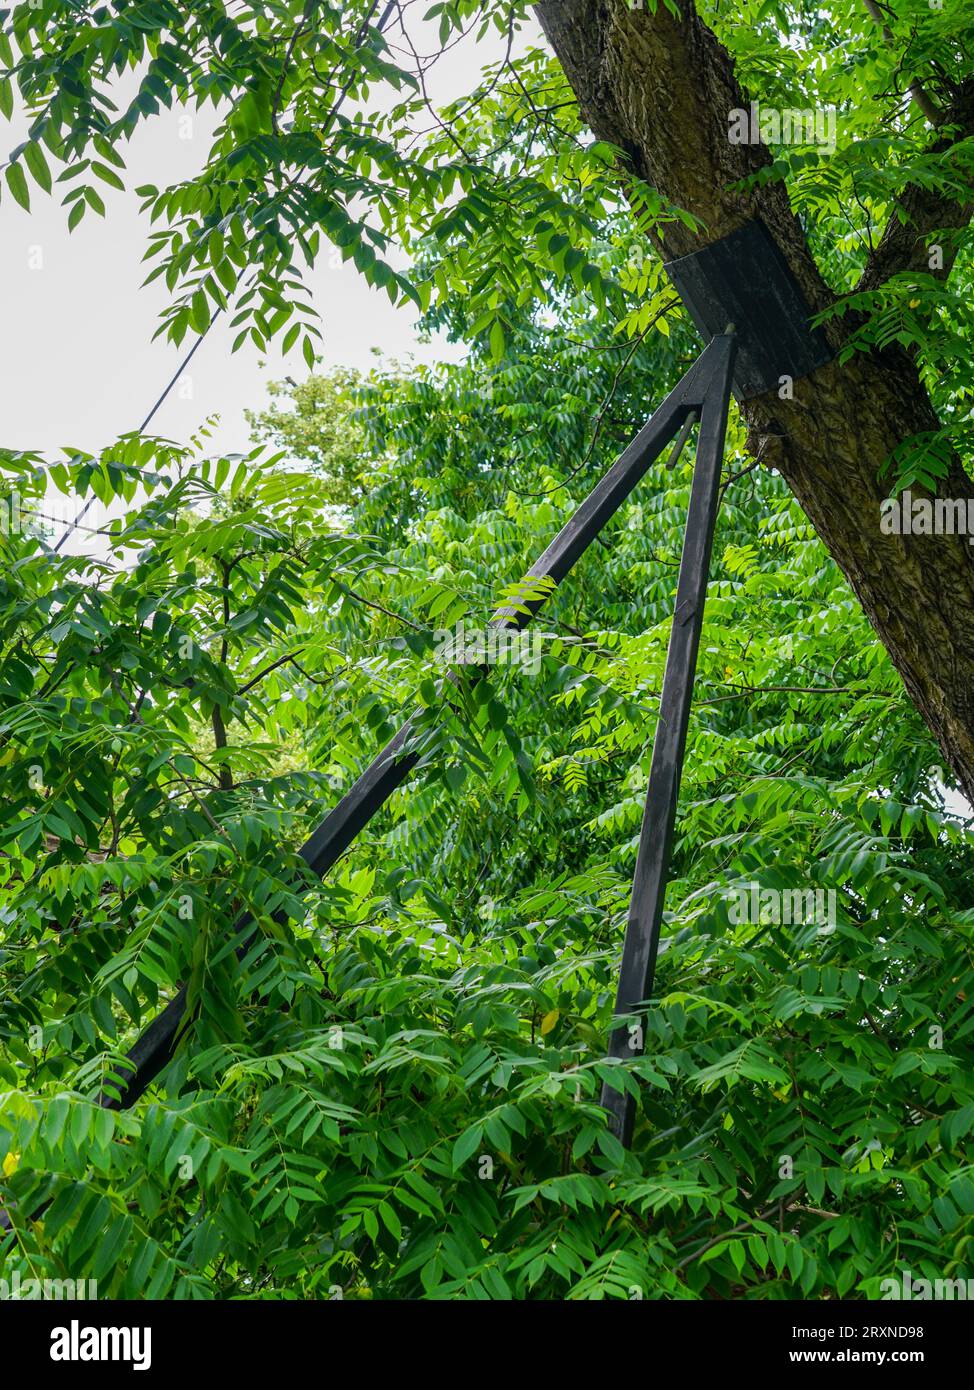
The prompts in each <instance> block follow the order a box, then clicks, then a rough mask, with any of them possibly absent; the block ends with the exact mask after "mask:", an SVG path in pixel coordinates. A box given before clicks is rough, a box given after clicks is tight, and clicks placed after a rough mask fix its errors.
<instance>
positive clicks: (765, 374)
mask: <svg viewBox="0 0 974 1390" xmlns="http://www.w3.org/2000/svg"><path fill="white" fill-rule="evenodd" d="M663 269H664V270H665V271H666V273H667V274H668V275H669V277H670V280H671V281H672V282H673V285H674V286H675V288H676V290H677V293H678V294H679V296H680V298H681V299H682V300H683V303H684V304H685V305H686V308H687V312H688V313H689V315H690V317H691V318H692V319H693V322H694V323H695V324H696V326H697V328H698V329H699V331H700V333H701V334H702V335H703V338H704V341H705V342H709V341H710V339H711V338H713V337H714V336H715V335H716V334H718V333H722V332H723V330H724V325H725V324H727V323H733V324H734V327H735V331H736V338H737V358H736V363H735V367H734V383H733V384H734V394H735V396H737V397H738V399H739V400H747V399H748V398H749V397H750V396H760V395H761V394H762V393H763V392H765V391H770V390H772V389H774V390H777V389H778V387H779V386H780V385H781V378H782V377H783V376H789V377H791V379H792V380H793V381H797V380H798V378H799V377H803V376H808V374H809V373H810V372H814V371H815V369H816V368H817V367H823V366H824V365H825V363H826V362H828V361H830V359H831V357H832V353H831V351H830V349H829V345H828V342H827V341H826V338H825V334H824V333H823V332H822V330H821V329H820V328H812V327H811V326H810V324H809V319H810V318H811V310H810V309H809V307H808V303H807V301H806V299H805V296H804V294H803V293H802V289H801V286H800V285H799V284H798V282H797V280H796V279H795V277H794V275H793V274H792V273H791V270H790V268H789V266H788V263H787V262H786V260H785V258H784V256H783V255H782V254H781V251H780V250H779V249H778V246H777V244H776V242H775V241H774V239H773V237H772V236H771V233H770V232H769V231H768V229H767V227H766V226H765V225H764V223H763V222H762V221H760V219H757V218H756V219H755V220H754V221H753V222H748V223H746V224H745V225H744V226H743V227H740V228H738V230H737V231H736V232H731V233H730V235H729V236H725V237H721V239H720V241H714V242H711V244H710V245H709V246H705V247H703V249H702V250H700V251H695V252H694V253H693V255H692V256H681V257H680V258H679V259H678V260H675V261H668V262H667V263H666V264H665V265H664V267H663Z"/></svg>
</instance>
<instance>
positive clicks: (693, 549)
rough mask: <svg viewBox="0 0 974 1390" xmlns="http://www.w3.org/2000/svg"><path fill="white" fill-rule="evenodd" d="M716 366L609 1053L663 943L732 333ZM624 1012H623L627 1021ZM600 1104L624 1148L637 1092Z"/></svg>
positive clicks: (648, 986) (631, 1021) (639, 1025)
mask: <svg viewBox="0 0 974 1390" xmlns="http://www.w3.org/2000/svg"><path fill="white" fill-rule="evenodd" d="M708 352H710V353H712V358H711V362H712V370H711V373H710V377H709V382H708V386H707V389H706V392H705V394H704V398H703V401H702V403H701V404H702V409H701V415H700V430H699V433H698V435H697V455H696V461H695V464H694V470H693V485H692V487H691V490H690V506H689V510H688V512H687V523H686V531H685V533H684V537H683V554H682V555H681V557H680V575H679V579H678V581H677V590H676V607H675V608H674V610H673V625H672V627H671V628H670V642H669V647H668V649H667V653H666V671H665V674H664V676H663V690H662V694H661V697H660V706H659V722H658V723H657V725H656V737H655V739H654V742H653V758H652V762H651V764H650V771H649V785H648V787H647V789H646V808H645V811H644V814H643V823H642V828H641V830H640V833H639V851H638V854H637V857H636V872H635V877H634V879H633V886H632V899H631V901H630V907H629V922H628V925H627V927H626V938H625V943H624V945H623V949H622V970H621V972H620V976H619V989H618V992H617V995H616V1004H615V1014H616V1018H617V1020H619V1023H618V1025H617V1027H616V1028H614V1030H613V1032H612V1035H611V1038H610V1040H609V1056H610V1057H615V1058H618V1059H619V1060H620V1061H621V1060H624V1059H627V1058H632V1057H633V1056H634V1055H638V1054H640V1053H641V1052H642V1051H643V1046H644V1033H645V1024H644V1022H643V1018H642V1011H643V1007H644V1005H645V1004H646V1001H647V1000H648V999H649V997H650V995H651V994H652V991H653V975H654V972H655V968H656V955H657V952H658V950H659V936H660V924H661V922H662V918H663V900H664V897H665V894H666V874H667V868H668V866H669V862H670V849H671V845H672V840H673V825H674V822H675V819H676V805H677V798H678V796H679V793H680V773H681V771H682V768H683V755H684V752H685V750H686V740H687V723H688V720H689V718H690V701H691V699H692V697H693V678H694V673H695V671H696V666H697V649H698V647H699V645H700V630H701V627H702V625H703V609H704V601H705V599H706V595H707V575H708V572H709V569H710V552H711V548H712V545H713V539H714V525H715V522H716V519H717V504H718V500H719V488H720V467H721V461H722V458H723V453H724V436H725V433H726V429H727V408H728V403H729V400H730V391H731V380H732V373H733V369H734V352H735V341H734V338H733V337H732V336H731V335H730V334H726V335H721V336H720V337H717V338H714V340H713V341H712V343H711V344H710V347H709V348H708ZM622 1020H626V1021H625V1022H623V1021H622ZM602 1104H603V1105H604V1106H605V1108H606V1110H608V1112H609V1122H610V1124H611V1126H612V1129H613V1131H614V1133H615V1134H616V1136H617V1137H618V1138H619V1139H621V1141H622V1143H623V1144H624V1145H625V1146H626V1148H628V1147H629V1145H630V1142H631V1140H632V1129H633V1121H634V1117H635V1100H634V1097H633V1096H632V1095H631V1094H630V1093H629V1092H628V1091H626V1092H620V1091H617V1090H616V1089H615V1088H614V1087H612V1086H609V1085H604V1086H603V1088H602Z"/></svg>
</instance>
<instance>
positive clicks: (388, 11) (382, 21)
mask: <svg viewBox="0 0 974 1390" xmlns="http://www.w3.org/2000/svg"><path fill="white" fill-rule="evenodd" d="M309 8H310V7H309ZM377 8H378V0H373V3H372V5H371V7H370V8H369V11H368V13H367V14H366V16H365V18H364V19H363V20H362V23H361V25H360V27H359V31H358V33H357V34H356V35H355V39H354V42H353V44H352V50H353V52H354V51H356V50H358V49H359V48H361V47H362V44H363V43H364V42H365V36H366V33H367V32H368V27H369V20H370V19H371V18H372V16H373V15H374V14H375V11H376V9H377ZM396 8H397V5H396V0H389V3H388V4H387V5H386V7H385V9H384V10H383V11H382V14H381V15H380V16H379V20H378V23H377V24H376V26H375V27H376V30H377V32H378V33H380V34H381V33H382V31H383V29H384V28H385V26H386V24H387V23H388V21H389V19H390V17H391V15H392V12H393V10H395V9H396ZM285 76H286V73H282V75H281V82H282V83H283V81H284V77H285ZM351 82H352V79H351V78H349V80H348V81H346V83H345V84H344V86H343V87H342V89H341V91H340V92H339V94H338V99H337V101H336V102H335V104H334V106H333V107H332V108H331V110H330V111H329V113H328V118H327V120H326V122H325V130H327V129H328V128H329V127H330V126H331V123H332V121H333V120H334V119H335V117H336V116H337V115H338V112H339V110H340V108H341V106H342V103H343V102H344V100H345V98H346V96H347V95H348V92H349V89H350V87H351ZM224 221H225V222H226V221H229V217H227V218H225V219H224ZM222 313H223V306H222V305H220V306H218V307H217V310H216V312H215V313H214V315H213V317H212V318H211V319H210V321H209V323H208V324H207V325H206V327H205V328H204V329H203V331H202V333H200V334H199V336H198V337H197V339H196V342H195V343H194V344H193V346H192V347H191V348H190V350H189V352H187V354H186V356H185V357H184V358H183V360H182V362H180V364H179V366H178V367H177V368H176V370H175V372H174V373H173V375H172V377H171V379H170V381H169V383H168V384H167V386H166V387H165V390H164V391H163V392H162V395H161V396H160V397H159V399H158V400H157V401H156V403H155V405H154V406H153V407H152V409H151V410H150V411H149V413H148V415H147V416H146V417H145V419H144V420H143V421H142V423H141V425H140V426H139V428H138V429H137V430H136V433H137V434H142V433H143V432H144V431H145V430H146V429H148V427H149V425H150V424H151V423H152V421H153V419H154V418H155V416H156V414H157V413H158V411H159V409H160V407H161V406H162V405H163V403H164V402H165V400H166V398H167V396H168V395H169V393H170V391H171V390H172V388H173V387H174V386H175V385H176V382H177V381H178V380H179V378H180V377H181V376H182V374H183V372H184V371H185V370H186V368H187V367H188V366H189V364H190V362H191V361H192V360H193V357H194V356H195V354H196V350H197V348H198V347H199V346H200V344H201V343H202V341H203V339H204V338H205V337H206V335H207V333H209V331H210V329H211V328H212V327H213V325H214V324H215V323H216V321H217V319H218V318H219V317H220V315H221V314H222ZM95 501H96V498H94V497H89V499H88V501H87V502H86V503H85V504H84V506H83V507H82V508H81V510H80V511H79V512H78V514H77V516H76V517H75V518H74V520H73V521H72V522H71V523H70V525H69V526H68V528H67V530H66V531H65V532H64V534H63V535H62V536H61V538H60V539H59V540H58V542H57V544H56V545H55V546H54V553H55V554H57V552H58V551H59V550H60V549H61V547H62V545H64V542H65V541H66V540H67V539H68V537H69V536H71V535H73V534H74V532H75V531H76V530H77V529H78V526H79V525H80V523H81V522H82V521H83V520H84V519H85V517H86V516H87V515H88V513H89V511H90V510H91V508H92V507H93V506H94V505H95Z"/></svg>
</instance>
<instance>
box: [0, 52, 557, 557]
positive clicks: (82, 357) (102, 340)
mask: <svg viewBox="0 0 974 1390" xmlns="http://www.w3.org/2000/svg"><path fill="white" fill-rule="evenodd" d="M427 29H428V30H429V31H430V32H429V33H428V34H427V35H426V37H427V40H428V42H427V45H426V51H430V50H431V49H432V48H434V47H435V44H436V38H435V28H433V26H427ZM536 33H537V31H534V32H532V34H531V38H532V39H533V38H534V37H536ZM421 51H423V50H422V49H421ZM501 51H502V45H501V44H500V41H499V39H497V38H494V37H491V38H488V39H486V40H485V41H484V43H483V44H481V45H475V44H473V43H472V42H471V41H469V40H468V41H466V42H464V43H462V44H460V45H459V46H458V47H457V48H456V49H454V50H453V51H452V52H450V53H448V54H447V55H446V56H445V57H444V58H443V59H442V60H441V62H440V63H438V64H437V66H436V67H435V68H434V69H433V73H434V74H435V80H434V82H433V84H432V85H433V90H434V92H435V93H436V95H437V96H438V98H439V100H441V101H442V100H448V99H450V98H453V97H455V96H458V95H461V94H462V93H464V92H466V91H467V90H469V89H470V88H471V87H472V86H473V85H474V84H475V82H476V80H477V75H478V73H479V70H480V67H481V65H482V64H484V63H486V62H489V61H492V60H494V59H495V58H497V57H499V56H500V53H501ZM212 125H213V114H212V110H210V109H208V110H207V112H206V113H203V114H198V113H195V112H194V113H192V123H191V129H190V130H189V131H188V132H187V127H186V124H185V120H182V121H181V118H180V114H179V113H178V112H172V113H169V112H164V113H162V114H161V115H160V116H158V117H156V118H154V119H153V120H151V121H150V122H148V123H147V124H146V125H144V126H143V127H141V128H140V130H139V132H138V134H137V135H136V137H135V138H134V139H133V140H132V142H131V143H130V144H129V146H128V147H127V148H126V150H125V151H124V157H125V159H126V163H127V165H128V173H127V175H126V176H125V181H126V184H127V186H128V191H126V192H125V193H120V192H116V191H114V190H112V189H110V188H108V187H107V185H99V191H100V192H101V193H102V194H103V196H104V199H105V203H106V208H107V214H108V215H107V217H105V218H100V217H97V216H95V215H93V214H92V213H91V210H90V209H89V211H88V213H87V214H86V215H85V217H84V219H83V220H82V222H81V224H80V225H79V226H78V227H77V228H76V229H75V231H74V232H72V233H69V232H68V230H67V225H66V211H65V210H64V209H62V208H61V206H60V201H59V196H58V190H57V186H55V197H53V198H49V197H46V196H45V195H44V194H43V193H41V191H40V190H38V189H36V188H35V187H34V185H33V184H32V185H31V189H32V210H31V212H30V213H29V214H28V213H27V212H25V211H24V210H23V209H22V208H20V207H19V206H18V205H17V204H16V203H15V202H14V200H13V198H12V197H10V196H9V194H6V195H5V196H4V198H3V203H2V207H0V303H2V304H3V306H4V318H5V322H6V326H7V331H6V332H5V333H4V334H3V337H2V340H0V443H2V444H3V445H5V446H6V447H9V448H15V449H28V448H30V449H40V450H43V451H48V452H50V453H51V454H55V453H59V452H60V451H61V450H62V449H63V448H64V447H65V446H67V445H74V446H77V447H79V448H82V449H91V450H96V449H99V448H102V447H104V446H105V445H106V444H108V443H110V442H111V440H112V439H113V438H115V437H116V436H117V435H118V434H119V433H121V432H123V431H125V430H128V429H133V428H135V427H137V426H138V425H139V424H140V423H141V421H142V420H143V419H144V417H145V416H146V415H147V413H148V411H149V409H150V408H151V406H152V404H153V402H154V401H155V400H156V398H157V397H158V396H159V395H160V394H161V391H162V388H163V386H164V385H165V383H166V382H167V381H168V379H169V378H170V376H171V375H172V374H173V372H174V371H175V369H176V366H177V365H178V362H179V360H180V358H181V357H182V355H183V354H184V353H185V351H186V350H187V348H188V347H189V346H190V345H191V343H192V341H193V340H192V338H188V339H187V340H186V341H185V342H184V344H183V346H182V348H181V349H175V348H173V347H172V346H171V345H170V344H168V343H166V342H164V341H163V340H161V339H159V340H157V341H156V342H152V335H153V332H154V331H155V329H156V327H157V326H158V314H159V311H160V309H161V307H162V306H163V305H164V303H165V302H166V291H165V288H164V286H162V287H160V284H159V283H154V284H153V285H151V286H148V287H146V288H144V289H142V288H140V286H141V283H142V280H143V279H144V278H145V274H146V271H147V269H148V267H147V266H144V265H143V264H142V261H141V257H142V255H143V253H144V251H145V249H146V245H147V232H148V221H147V219H143V218H141V217H140V215H139V211H138V208H139V199H138V198H137V197H136V196H135V194H134V192H133V191H131V190H132V189H134V188H135V187H136V186H138V185H141V184H143V183H153V184H156V185H157V186H160V187H162V186H165V185H167V184H169V183H172V182H175V181H177V180H179V179H182V178H186V177H188V176H190V175H192V174H193V173H195V172H196V171H197V170H198V169H199V168H200V167H201V165H202V163H203V161H204V160H205V157H206V151H207V146H208V134H209V129H210V128H211V127H212ZM21 131H22V126H21V125H19V124H17V123H12V124H4V125H3V126H2V128H0V149H3V148H4V147H3V141H4V139H8V140H9V146H8V148H14V147H15V146H16V145H17V144H18V143H19V141H20V140H21V139H22V134H21ZM187 134H188V136H189V138H187ZM330 259H334V258H332V257H330V256H329V253H328V251H327V250H326V251H325V254H324V255H323V256H322V258H321V260H320V263H319V266H318V267H317V269H316V271H315V273H314V275H313V277H309V281H308V283H309V284H310V285H311V286H312V287H313V297H314V301H315V304H316V306H317V307H318V309H319V311H320V313H321V316H322V317H321V323H320V325H319V326H320V328H321V331H322V333H323V336H324V341H323V344H322V346H321V348H320V351H321V356H322V359H323V363H324V365H325V366H326V367H327V366H334V365H338V364H341V365H346V366H352V367H368V366H370V365H372V364H373V363H374V361H375V358H374V356H373V352H372V349H373V348H376V347H377V348H380V349H381V351H382V352H383V353H384V354H385V355H386V356H390V357H395V356H404V355H406V354H407V353H410V352H412V353H414V354H415V356H416V358H417V359H419V360H425V361H429V360H433V359H436V358H443V357H447V356H449V357H454V358H455V357H457V356H459V355H461V353H462V349H461V348H459V347H453V346H451V345H450V344H448V343H446V342H445V340H442V339H440V340H438V341H436V342H433V343H430V344H429V345H423V344H419V343H418V342H417V340H416V333H415V312H414V311H413V310H412V309H411V308H409V307H402V308H393V306H392V305H391V304H390V302H389V299H388V296H387V295H386V294H385V292H384V291H381V290H373V289H370V288H369V286H368V285H367V284H366V283H365V281H364V280H363V279H362V278H361V276H360V275H359V274H358V272H357V271H356V270H355V268H354V265H353V264H352V263H351V262H348V263H343V264H339V265H338V266H337V267H333V266H330V265H329V260H330ZM233 337H234V332H233V331H232V330H231V329H230V327H229V320H228V319H227V318H225V317H221V319H220V320H218V321H217V323H216V324H215V325H214V327H213V328H212V329H211V330H210V332H209V334H208V335H207V337H206V340H205V341H204V343H203V345H202V346H201V347H200V349H199V351H198V352H197V353H196V356H195V357H194V359H193V362H192V364H191V366H190V368H189V370H188V373H187V375H186V376H185V377H184V378H183V379H182V381H181V383H180V385H179V386H177V387H176V388H175V389H174V391H173V392H172V394H171V395H170V397H169V399H168V401H167V402H166V404H165V405H164V406H163V408H162V409H161V410H160V412H159V414H158V415H157V416H156V418H155V420H154V421H153V424H152V427H151V428H152V431H153V432H154V433H156V434H160V435H164V436H166V437H169V438H172V439H175V440H180V441H182V440H186V439H188V438H189V436H190V435H191V434H192V433H193V432H194V431H195V430H196V429H197V428H198V427H199V426H200V425H201V424H202V423H203V421H204V420H205V419H206V418H207V417H208V416H210V415H212V414H214V413H219V415H220V424H219V427H218V428H217V429H216V431H215V432H214V434H213V436H212V440H211V444H210V446H209V451H211V452H233V451H237V450H242V449H245V448H247V447H249V443H250V441H249V435H248V430H247V425H246V422H245V420H244V417H243V411H244V408H245V407H258V408H259V407H261V406H262V405H263V404H264V403H265V402H266V391H265V386H266V383H267V381H269V380H274V379H275V378H277V379H279V378H280V377H282V376H284V375H285V374H290V375H293V376H295V377H296V378H298V379H301V378H302V377H303V376H304V375H306V367H305V364H304V359H303V358H302V356H301V353H300V344H298V345H296V347H295V349H294V350H293V351H292V352H291V354H290V355H289V356H288V358H287V359H282V358H281V356H280V350H279V346H274V347H273V348H272V350H271V352H270V354H269V355H268V357H267V359H266V365H263V358H262V355H261V354H260V353H259V352H258V350H257V349H256V348H255V347H254V345H253V344H252V343H248V344H245V345H244V346H243V347H241V349H240V351H239V352H237V353H235V354H231V352H230V345H231V342H232V340H233ZM80 539H81V538H80V537H79V540H80Z"/></svg>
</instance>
